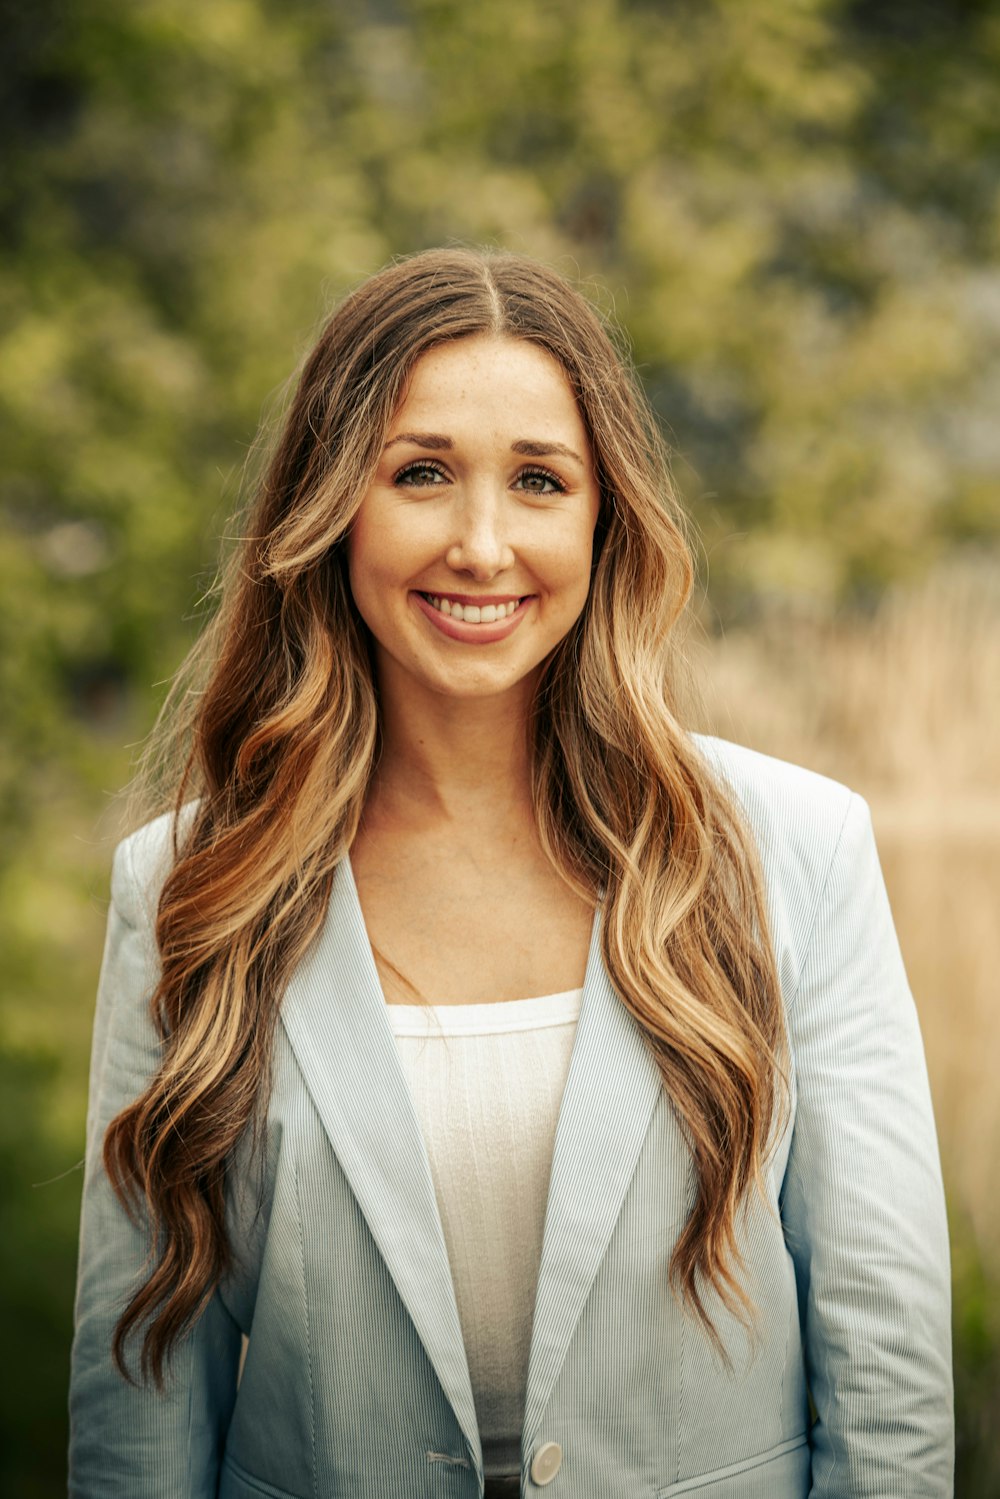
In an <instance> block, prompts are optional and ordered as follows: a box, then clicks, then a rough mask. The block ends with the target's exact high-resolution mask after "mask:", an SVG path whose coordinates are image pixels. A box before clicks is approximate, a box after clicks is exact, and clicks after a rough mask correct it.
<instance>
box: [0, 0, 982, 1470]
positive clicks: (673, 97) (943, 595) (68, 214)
mask: <svg viewBox="0 0 1000 1499" xmlns="http://www.w3.org/2000/svg"><path fill="white" fill-rule="evenodd" d="M0 18H2V28H3V47H2V54H0V56H2V63H0V66H2V70H3V87H2V97H0V134H2V139H3V142H4V169H3V173H2V180H0V254H2V262H0V320H2V327H3V334H4V344H3V354H2V360H0V453H2V469H3V472H2V488H0V610H2V615H0V722H2V748H0V839H2V859H0V993H2V1012H0V1214H2V1221H0V1349H2V1350H3V1357H2V1373H0V1380H2V1381H3V1383H4V1385H5V1390H4V1395H3V1399H2V1401H0V1422H2V1426H0V1490H2V1492H3V1493H4V1494H5V1495H11V1496H15V1499H36V1496H37V1499H50V1496H56V1495H59V1494H61V1493H63V1492H65V1469H64V1449H65V1439H66V1431H65V1426H66V1422H65V1392H66V1375H67V1359H68V1349H69V1340H70V1323H71V1312H72V1294H73V1277H74V1267H75V1253H76V1217H77V1211H78V1203H79V1194H80V1180H81V1179H80V1171H79V1166H78V1162H79V1159H80V1156H81V1154H82V1141H83V1120H84V1110H85V1103H86V1067H87V1057H88V1048H89V1033H90V1025H91V1018H92V1012H93V998H94V989H95V981H96V976H97V970H98V964H99V959H100V948H101V943H102V937H103V927H104V916H105V911H106V906H107V880H108V869H109V863H110V855H111V848H112V845H113V842H114V840H115V838H116V837H117V836H118V833H119V830H120V826H121V815H122V804H121V799H120V797H118V795H117V793H118V791H119V789H120V788H121V787H122V786H123V784H124V783H125V782H126V781H127V779H128V776H129V773H130V766H131V764H132V761H133V759H134V755H135V752H136V748H137V746H138V745H139V744H140V742H141V741H142V739H143V737H144V735H145V734H146V733H147V731H148V729H149V727H150V725H151V722H152V719H153V717H154V715H155V711H156V708H157V706H158V704H159V702H160V701H161V700H162V696H163V693H164V690H165V684H166V682H167V680H168V679H169V677H170V675H171V673H172V672H173V671H174V670H175V668H176V666H177V664H178V662H179V660H180V659H181V657H182V655H183V653H184V650H185V648H186V646H187V645H188V644H189V642H190V641H191V639H192V638H193V635H194V633H195V632H196V630H197V629H198V627H199V622H200V621H201V620H202V619H203V618H204V612H205V608H206V607H207V606H206V604H205V603H204V599H205V595H206V593H207V592H208V590H209V588H210V585H211V582H212V579H213V576H214V572H215V565H216V558H217V556H218V553H219V547H220V541H221V539H222V538H223V537H224V535H225V534H226V531H227V524H228V522H227V517H228V516H229V515H230V514H231V513H232V511H233V510H234V508H235V506H236V504H237V502H238V499H239V495H240V489H241V482H242V475H243V473H244V469H245V466H246V464H247V459H248V456H249V455H250V453H251V446H252V444H253V442H254V438H255V433H256V432H257V431H258V428H259V425H260V423H261V420H262V419H264V420H265V421H268V420H270V421H272V422H273V420H274V417H275V413H276V411H277V410H278V409H279V408H280V402H281V399H282V391H283V387H284V384H285V382H286V380H287V377H288V375H289V373H290V371H291V370H292V369H293V367H294V365H295V364H296V362H297V360H298V359H299V357H300V356H301V355H302V353H303V352H304V351H305V349H306V348H307V347H308V345H309V342H310V339H311V336H312V334H313V332H314V331H315V329H316V326H317V323H318V321H319V319H320V318H321V316H322V314H323V312H324V310H325V309H327V308H328V307H329V305H330V304H331V302H332V301H333V300H334V299H335V298H336V297H337V296H339V295H340V294H342V293H343V292H344V291H345V290H346V289H347V288H349V287H350V286H351V285H353V284H354V283H355V282H357V281H358V280H360V279H361V278H362V277H364V276H365V275H367V274H368V273H369V272H371V271H372V270H374V269H376V268H377V267H379V266H380V265H381V264H383V263H384V262H385V261H386V260H388V259H389V258H390V257H391V256H393V255H395V254H399V253H404V252H408V251H412V250H416V249H419V248H422V247H424V246H426V245H431V244H437V243H443V242H452V241H464V242H490V243H496V244H502V245H507V246H511V247H513V248H517V249H521V250H526V251H528V252H530V253H533V254H537V255H540V256H542V257H544V258H546V259H547V260H549V261H551V262H553V263H554V264H556V265H557V266H559V267H560V268H561V269H563V270H564V271H565V272H567V273H568V274H569V275H571V276H573V277H577V278H579V279H580V280H581V281H582V283H583V285H584V287H585V288H586V289H588V290H589V292H590V294H591V295H592V296H593V298H594V299H595V300H596V302H597V303H598V304H599V305H600V306H601V307H602V308H604V309H605V310H607V311H611V312H613V313H614V314H615V315H616V316H617V318H618V319H619V321H620V322H621V323H622V324H623V326H624V328H625V329H626V331H627V334H628V336H629V338H630V340H631V343H632V347H633V349H634V355H635V359H636V362H637V365H638V367H639V369H640V371H641V374H642V377H643V379H644V381H645V384H646V387H647V389H648V391H649V394H650V396H651V398H652V400H653V402H654V404H655V407H656V410H657V412H658V413H659V415H660V417H661V418H662V421H663V423H664V426H665V429H666V430H667V432H668V435H669V437H670V439H671V442H672V444H673V447H674V451H675V467H676V475H677V481H678V484H679V486H680V489H681V491H682V494H683V496H684V498H685V500H686V502H687V504H688V507H689V508H690V511H691V513H692V515H693V517H694V520H695V523H696V525H697V527H698V529H699V532H700V535H701V538H702V541H701V554H700V558H699V563H700V584H699V594H698V600H697V612H698V620H699V628H698V631H697V632H696V634H695V635H694V636H693V638H692V641H691V645H690V652H691V659H692V665H693V667H694V669H695V674H696V676H697V677H698V679H699V681H700V682H701V683H702V684H703V686H704V691H705V703H706V707H705V709H704V711H703V715H702V717H703V721H704V724H706V725H711V726H713V727H715V728H716V729H717V730H719V731H721V732H723V733H725V734H728V735H729V736H730V737H735V738H741V739H743V740H745V741H747V742H750V743H752V744H755V745H757V746H759V747H761V748H764V749H766V750H769V751H771V752H773V753H776V754H780V755H784V756H786V757H789V758H793V759H797V760H800V761H802V762H804V763H806V764H808V765H811V766H813V767H815V768H817V769H820V770H823V771H826V772H828V773H829V774H832V775H835V776H837V777H838V778H839V779H842V780H846V781H849V782H850V783H851V784H852V785H854V786H855V787H856V788H857V789H858V790H860V791H861V792H862V793H863V794H864V795H866V796H867V797H868V798H869V800H870V802H871V804H872V808H873V812H874V818H875V826H876V831H877V834H878V837H879V842H880V847H881V849H882V855H883V863H884V867H885V872H886V877H887V881H888V884H889V889H890V895H891V897H892V901H893V905H894V909H895V913H896V917H897V922H898V927H899V932H900V938H901V942H902V947H903V951H904V955H905V957H906V960H907V964H908V968H909V971H910V975H911V980H912V985H913V989H914V992H915V996H916V1000H917V1004H918V1006H919V1010H920V1015H921V1020H922V1024H923V1027H924V1033H925V1039H926V1044H927V1050H928V1059H929V1065H930V1070H931V1076H932V1084H933V1090H934V1097H935V1106H936V1112H937V1119H938V1125H939V1131H940V1136H941V1146H942V1154H943V1159H944V1166H945V1171H946V1176H947V1185H948V1194H949V1208H950V1216H951V1226H952V1238H953V1250H954V1266H955V1358H956V1382H957V1399H958V1423H959V1479H958V1493H959V1496H960V1499H979V1496H983V1499H985V1496H995V1495H996V1494H997V1493H1000V1419H998V1418H1000V1296H998V1290H1000V1233H998V1230H1000V1222H998V1219H1000V1194H998V1193H997V1191H996V1188H995V1184H994V1178H993V1168H994V1163H995V1162H996V1160H997V1159H998V1156H1000V1088H998V1086H997V1077H998V1074H1000V1018H998V1016H997V1010H996V1005H997V973H998V971H1000V736H998V729H1000V697H998V686H1000V411H998V399H1000V268H998V250H1000V107H998V102H1000V101H998V79H1000V7H998V6H997V5H996V4H991V3H989V0H857V3H847V0H690V3H688V0H660V3H657V0H493V3H491V0H477V3H472V0H377V3H376V0H372V3H361V0H358V3H349V0H128V3H127V4H124V3H120V0H119V3H115V0H33V3H32V4H30V5H25V4H21V3H17V0H3V3H2V4H0Z"/></svg>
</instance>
